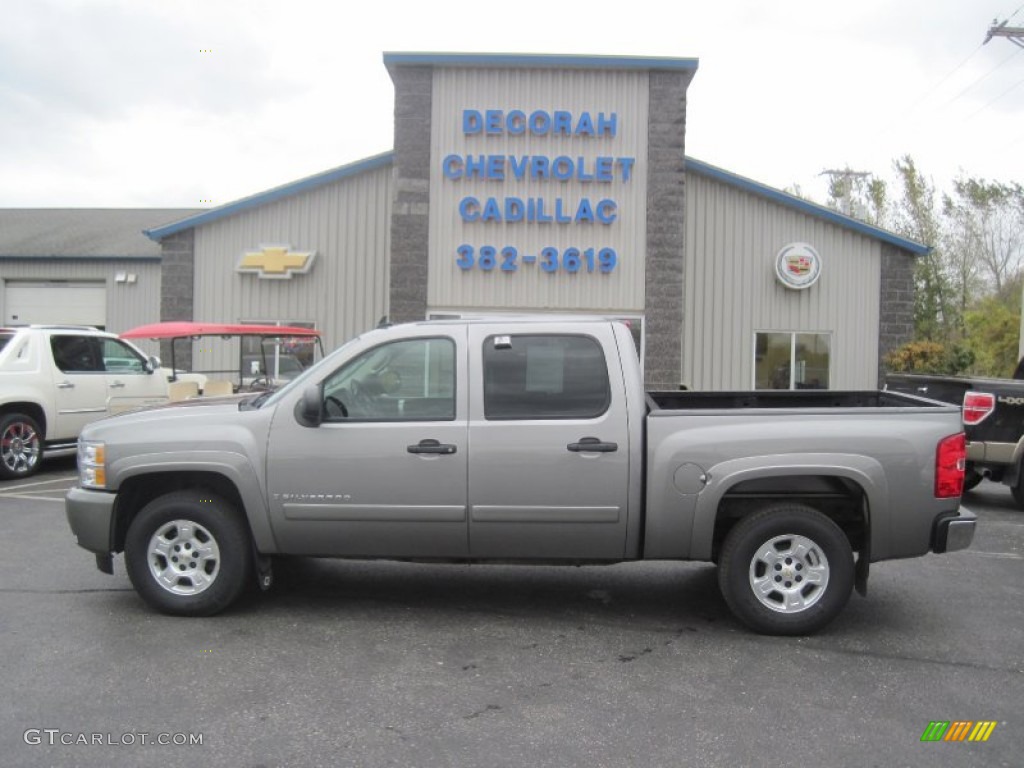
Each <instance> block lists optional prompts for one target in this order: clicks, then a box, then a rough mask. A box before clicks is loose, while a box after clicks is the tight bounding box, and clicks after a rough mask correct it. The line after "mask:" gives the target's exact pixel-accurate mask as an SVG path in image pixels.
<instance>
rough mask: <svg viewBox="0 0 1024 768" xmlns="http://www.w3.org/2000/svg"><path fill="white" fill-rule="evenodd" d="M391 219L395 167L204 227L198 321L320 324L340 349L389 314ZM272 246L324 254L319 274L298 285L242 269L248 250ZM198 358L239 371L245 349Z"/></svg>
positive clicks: (199, 244)
mask: <svg viewBox="0 0 1024 768" xmlns="http://www.w3.org/2000/svg"><path fill="white" fill-rule="evenodd" d="M390 220H391V168H390V166H389V167H386V168H381V169H377V170H373V171H368V172H367V173H364V174H360V175H359V176H355V177H352V178H349V179H344V180H342V181H339V182H337V183H335V184H331V185H328V186H326V187H322V188H319V189H315V190H312V191H310V192H305V193H303V194H300V195H296V196H295V197H291V198H286V199H284V200H280V201H277V202H274V203H270V204H267V205H265V206H261V207H259V208H257V209H255V210H251V211H245V212H243V213H240V214H237V215H235V216H231V217H229V218H227V219H224V220H222V221H218V222H214V223H212V224H208V225H206V226H201V227H199V228H198V229H197V230H196V241H195V242H196V245H195V275H196V277H195V319H196V320H205V321H214V322H238V321H250V320H265V321H270V322H289V321H291V322H313V323H316V327H317V328H318V329H319V330H320V331H321V332H322V333H323V342H324V348H325V349H326V350H327V351H330V350H331V349H333V348H335V347H337V346H339V345H340V344H341V343H342V342H344V341H346V340H347V339H350V338H351V337H353V336H355V335H357V334H359V333H362V332H363V331H366V330H368V329H370V328H373V327H374V326H376V325H377V322H378V320H379V319H380V317H381V316H382V315H384V314H386V313H387V296H388V287H387V275H388V248H389V240H390V234H389V230H390ZM270 244H288V245H290V246H291V247H292V248H293V249H295V250H299V251H309V250H315V251H316V252H317V255H316V261H315V262H314V264H313V268H312V269H311V270H310V272H309V273H308V274H305V275H296V276H294V277H292V278H291V279H290V280H268V279H261V278H259V277H258V276H256V275H254V274H240V273H238V272H236V271H235V267H236V265H237V264H238V261H239V259H240V258H241V256H242V254H243V253H244V252H246V251H252V250H255V249H257V248H259V247H260V246H261V245H270ZM204 349H208V350H210V351H209V353H206V354H204V353H203V350H204ZM193 354H194V355H195V357H194V358H193V359H194V360H195V361H196V363H195V367H196V368H201V367H207V368H231V367H232V366H237V365H238V345H237V343H236V344H233V345H231V346H230V348H228V345H226V344H219V345H218V344H216V343H211V344H209V345H208V346H207V347H199V346H196V348H195V349H194V351H193Z"/></svg>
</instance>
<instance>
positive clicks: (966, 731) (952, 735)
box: [921, 720, 996, 741]
mask: <svg viewBox="0 0 1024 768" xmlns="http://www.w3.org/2000/svg"><path fill="white" fill-rule="evenodd" d="M995 729H996V721H995V720H978V721H977V722H975V721H974V720H953V721H952V722H950V721H949V720H932V721H931V722H930V723H928V727H927V728H925V729H924V733H922V734H921V741H988V737H989V736H991V735H992V731H994V730H995Z"/></svg>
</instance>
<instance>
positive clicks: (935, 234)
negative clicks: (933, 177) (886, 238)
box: [894, 155, 967, 342]
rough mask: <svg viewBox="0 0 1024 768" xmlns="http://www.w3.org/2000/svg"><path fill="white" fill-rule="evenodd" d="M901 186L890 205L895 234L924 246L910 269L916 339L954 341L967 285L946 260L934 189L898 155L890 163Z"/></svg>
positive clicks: (958, 334) (906, 158) (960, 328)
mask: <svg viewBox="0 0 1024 768" xmlns="http://www.w3.org/2000/svg"><path fill="white" fill-rule="evenodd" d="M894 168H895V170H896V173H897V176H898V179H899V183H900V186H901V190H902V195H901V197H900V199H899V200H898V201H897V202H896V203H895V206H894V225H895V228H896V231H897V232H899V233H900V234H901V235H904V236H905V237H908V238H910V239H912V240H916V241H918V242H919V243H924V244H925V245H930V246H931V248H932V250H931V251H930V252H929V253H927V254H925V255H924V256H921V257H920V258H918V260H917V267H916V270H915V275H914V277H915V282H916V290H915V295H914V328H915V332H916V333H915V335H916V337H917V338H918V339H926V340H930V341H939V342H942V341H947V340H950V341H954V342H956V341H959V339H960V338H961V337H962V336H963V330H964V329H963V314H962V311H961V310H962V307H963V306H965V304H966V298H965V297H964V296H963V293H964V292H965V291H966V290H967V286H966V285H965V284H963V283H962V282H961V281H960V279H959V270H957V269H956V268H955V267H953V266H952V265H951V264H950V263H949V259H948V258H947V256H946V251H945V248H944V247H943V245H944V243H943V237H942V227H941V226H940V222H939V213H938V212H937V210H936V206H935V188H934V187H933V186H932V184H931V182H929V181H928V180H927V179H925V177H924V176H923V175H922V174H921V172H920V171H919V170H918V169H917V165H916V164H915V163H914V160H913V158H911V157H910V155H904V156H903V157H902V158H900V159H899V160H897V161H896V162H895V163H894Z"/></svg>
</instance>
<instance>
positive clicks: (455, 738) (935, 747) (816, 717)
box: [0, 460, 1024, 768]
mask: <svg viewBox="0 0 1024 768" xmlns="http://www.w3.org/2000/svg"><path fill="white" fill-rule="evenodd" d="M73 482H74V473H73V462H72V461H70V460H66V461H62V462H59V463H51V464H49V465H48V466H47V468H46V471H45V472H44V473H42V474H39V475H37V476H35V477H33V478H31V479H30V480H27V481H23V482H16V483H6V484H0V536H2V538H0V541H2V542H3V545H4V557H2V558H0V601H2V602H0V616H2V624H3V631H2V632H0V653H2V658H3V659H4V663H3V665H2V672H0V675H2V687H3V690H4V696H3V698H2V702H0V722H2V724H3V728H2V741H0V749H2V754H3V757H2V758H0V763H2V764H4V765H13V766H46V765H60V766H64V765H75V766H112V765H154V764H157V765H159V764H161V762H166V763H170V764H182V765H218V766H219V765H230V766H248V767H251V768H255V767H256V766H279V765H280V766H315V765H324V766H337V765H351V766H377V765H395V766H526V765H529V766H588V767H590V766H685V765H702V766H703V765H721V766H741V765H773V764H780V765H785V764H803V765H827V766H834V765H849V766H904V765H905V766H917V765H921V766H926V765H927V766H936V765H949V766H972V765H976V766H1020V765H1021V764H1022V758H1021V756H1022V755H1024V717H1022V715H1024V512H1021V511H1020V510H1018V509H1016V508H1015V507H1014V505H1013V503H1012V500H1011V498H1010V495H1009V493H1008V492H1007V491H1006V490H1005V489H1004V488H1002V487H1000V486H996V485H992V484H988V483H983V484H982V486H981V487H980V488H979V490H978V492H976V493H973V494H970V495H968V496H967V497H966V499H965V503H966V504H967V505H968V506H970V507H971V508H972V509H973V510H975V511H976V512H977V513H978V514H979V517H980V520H981V524H980V530H979V533H978V535H977V537H976V539H975V545H974V547H973V549H971V550H969V551H967V552H962V553H955V554H951V555H945V556H934V555H932V556H928V557H925V558H922V559H917V560H911V561H900V562H892V563H884V564H879V565H877V566H874V567H873V570H872V576H871V582H870V593H869V597H868V598H867V599H862V598H860V597H858V596H856V595H855V596H854V597H853V598H852V599H851V602H850V605H849V606H848V607H847V609H846V611H845V612H844V613H843V614H842V615H841V616H840V618H839V619H838V620H837V621H835V622H834V623H833V624H832V625H831V626H830V627H829V628H828V629H827V630H826V631H824V632H822V633H820V634H818V635H816V636H813V637H809V638H795V639H781V638H765V637H759V636H756V635H752V634H750V633H749V632H747V631H746V630H744V629H743V628H741V627H740V626H739V625H738V624H737V623H736V622H735V621H734V620H733V619H732V617H731V616H730V614H729V613H728V610H727V609H726V607H725V605H724V603H723V601H722V600H721V598H720V597H719V595H718V592H717V586H716V581H715V572H714V569H713V568H711V567H709V566H705V565H699V564H677V563H654V564H629V565H620V566H611V567H605V568H596V567H588V568H553V567H512V566H441V565H436V566H435V565H413V564H402V563H365V562H334V561H320V560H305V561H295V562H292V563H290V564H289V565H288V567H287V568H285V569H283V572H279V577H280V579H279V583H278V585H277V586H276V587H275V589H274V590H273V591H272V592H270V593H267V594H264V595H254V596H253V597H251V598H249V599H247V600H246V601H244V602H243V604H242V605H241V606H240V607H238V608H236V609H234V610H232V611H231V612H229V613H227V614H225V615H223V616H220V617H216V618H212V619H192V620H188V619H174V618H168V617H164V616H160V615H158V614H155V613H153V612H152V611H150V610H149V609H147V608H146V607H145V606H144V605H143V604H142V602H141V601H140V600H139V599H138V598H137V597H136V596H135V594H134V592H133V591H132V590H131V586H130V584H129V582H128V579H127V577H126V575H125V572H124V564H123V561H122V559H121V558H120V557H118V558H116V559H115V575H114V576H112V577H111V576H106V575H104V574H102V573H100V572H99V571H97V570H96V568H95V567H94V564H93V559H92V557H91V556H90V555H89V554H88V553H87V552H85V551H84V550H81V549H79V548H78V547H77V546H76V545H75V543H74V540H73V538H72V536H71V534H70V532H69V530H68V527H67V523H66V521H65V519H64V511H63V505H62V502H61V498H62V494H63V492H64V490H66V489H67V488H68V487H70V485H71V484H72V483H73ZM932 721H975V722H977V721H990V722H995V723H996V725H995V728H994V730H993V731H992V733H991V735H990V737H989V739H988V741H987V742H984V743H970V742H938V743H928V742H922V741H921V737H922V735H923V733H924V731H925V729H926V728H927V727H928V725H929V723H930V722H932ZM143 734H145V737H143ZM197 737H198V738H199V739H201V741H202V743H201V744H189V743H187V742H188V741H189V740H192V741H195V740H197ZM97 740H98V741H99V742H100V743H95V742H96V741H97ZM143 740H145V742H146V743H142V742H143ZM83 741H84V742H85V743H83ZM157 741H167V742H170V743H168V744H158V743H155V742H157ZM181 741H185V742H186V743H184V744H182V743H179V742H181ZM68 742H70V743H68Z"/></svg>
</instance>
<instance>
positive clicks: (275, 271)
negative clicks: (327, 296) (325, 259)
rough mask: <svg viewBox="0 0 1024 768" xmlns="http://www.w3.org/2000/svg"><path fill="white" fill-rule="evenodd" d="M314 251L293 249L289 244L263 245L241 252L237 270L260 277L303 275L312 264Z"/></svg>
mask: <svg viewBox="0 0 1024 768" xmlns="http://www.w3.org/2000/svg"><path fill="white" fill-rule="evenodd" d="M315 257H316V251H293V250H292V249H291V246H290V245H264V246H261V249H260V250H258V251H248V252H246V253H244V254H242V258H241V259H240V260H239V262H238V267H237V270H238V271H239V272H255V273H256V274H258V275H259V276H260V277H261V278H263V277H266V278H271V279H277V280H282V279H284V280H290V279H291V277H292V275H294V274H298V275H303V274H305V273H306V272H309V270H310V268H311V267H312V266H313V259H314V258H315Z"/></svg>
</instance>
